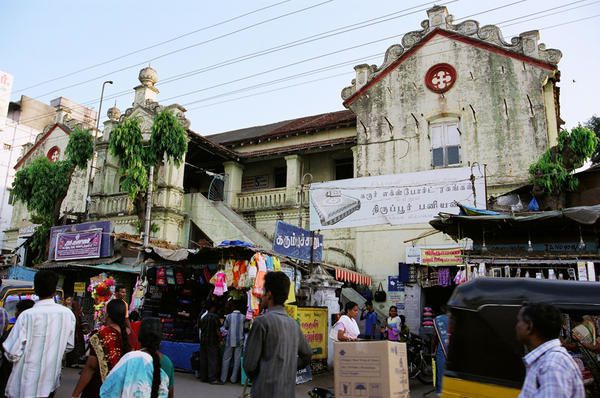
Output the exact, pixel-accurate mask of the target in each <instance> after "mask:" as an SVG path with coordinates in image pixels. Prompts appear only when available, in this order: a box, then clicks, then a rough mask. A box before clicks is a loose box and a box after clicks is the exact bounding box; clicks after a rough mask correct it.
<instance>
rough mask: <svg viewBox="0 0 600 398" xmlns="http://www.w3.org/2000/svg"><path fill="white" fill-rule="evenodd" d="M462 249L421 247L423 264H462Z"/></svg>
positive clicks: (463, 261)
mask: <svg viewBox="0 0 600 398" xmlns="http://www.w3.org/2000/svg"><path fill="white" fill-rule="evenodd" d="M464 263H465V260H464V259H463V257H462V249H460V248H451V249H421V264H422V265H431V266H440V265H446V266H448V265H460V264H464Z"/></svg>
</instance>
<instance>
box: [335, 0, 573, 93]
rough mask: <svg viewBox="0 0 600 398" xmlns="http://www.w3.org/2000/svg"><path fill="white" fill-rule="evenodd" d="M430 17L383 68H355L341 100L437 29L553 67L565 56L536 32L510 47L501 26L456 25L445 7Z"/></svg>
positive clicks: (391, 52)
mask: <svg viewBox="0 0 600 398" xmlns="http://www.w3.org/2000/svg"><path fill="white" fill-rule="evenodd" d="M427 15H428V17H429V18H428V19H426V20H424V21H422V22H421V28H422V29H421V30H415V31H412V32H408V33H406V34H405V35H404V36H403V37H402V42H401V43H402V44H394V45H392V46H391V47H389V48H388V49H387V51H386V53H385V57H384V60H383V64H381V66H379V67H377V66H375V65H371V66H368V65H358V66H356V67H355V68H354V69H355V70H356V79H353V80H352V85H351V86H349V87H345V88H344V89H343V90H342V99H344V100H346V99H348V98H349V97H350V96H352V94H354V93H355V92H356V91H358V90H360V88H361V87H363V86H364V85H365V84H367V83H368V82H369V81H370V80H371V79H373V78H374V77H376V76H377V75H378V73H380V72H381V71H383V70H385V69H386V68H387V67H388V66H389V65H391V64H392V63H393V62H394V61H396V60H397V59H398V58H400V57H401V56H402V55H403V54H404V53H406V52H407V51H408V50H410V49H411V48H413V47H414V46H415V45H417V44H418V43H419V42H420V41H421V40H423V39H424V38H425V37H426V36H427V35H428V34H429V33H431V32H432V31H434V30H436V29H442V30H445V31H448V32H452V33H454V34H456V35H460V36H463V37H469V38H472V39H476V40H480V41H483V42H485V43H487V44H491V45H493V46H496V47H499V48H501V49H503V50H506V51H510V52H513V53H516V54H519V55H524V56H527V57H531V58H534V59H537V60H539V61H542V62H545V63H549V64H553V65H556V64H558V63H559V62H560V59H561V58H562V52H560V50H557V49H553V48H549V49H547V48H546V45H545V44H544V43H539V39H540V35H539V31H537V30H532V31H528V32H523V33H521V34H520V35H519V36H518V37H513V38H511V39H510V43H509V42H507V41H505V40H504V37H503V35H502V31H501V30H500V28H499V27H498V26H495V25H485V26H480V25H479V22H477V21H475V20H466V21H464V22H461V23H459V24H454V23H453V20H454V17H453V16H452V15H451V14H448V9H447V8H446V7H444V6H435V7H433V8H430V9H429V10H427Z"/></svg>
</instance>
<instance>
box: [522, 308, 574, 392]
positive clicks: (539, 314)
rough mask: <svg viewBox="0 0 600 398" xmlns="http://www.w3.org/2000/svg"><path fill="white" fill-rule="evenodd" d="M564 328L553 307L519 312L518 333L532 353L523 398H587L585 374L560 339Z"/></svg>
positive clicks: (527, 367)
mask: <svg viewBox="0 0 600 398" xmlns="http://www.w3.org/2000/svg"><path fill="white" fill-rule="evenodd" d="M561 326H562V317H561V314H560V311H559V310H558V309H557V308H556V307H554V306H552V305H549V304H531V305H526V306H524V307H523V308H521V310H520V311H519V314H518V315H517V324H516V326H515V331H516V334H517V339H518V340H519V342H521V343H523V344H525V346H527V349H528V351H529V353H528V354H527V355H525V357H523V362H524V363H525V368H526V370H527V375H526V376H525V382H524V383H523V389H522V390H521V394H520V395H519V398H533V397H539V398H541V397H552V398H585V389H584V387H583V381H582V377H581V372H580V371H579V368H578V367H577V364H576V363H575V361H574V360H573V358H571V355H569V353H568V352H567V350H566V349H565V348H564V347H562V345H561V343H560V340H559V339H558V337H559V335H560V329H561Z"/></svg>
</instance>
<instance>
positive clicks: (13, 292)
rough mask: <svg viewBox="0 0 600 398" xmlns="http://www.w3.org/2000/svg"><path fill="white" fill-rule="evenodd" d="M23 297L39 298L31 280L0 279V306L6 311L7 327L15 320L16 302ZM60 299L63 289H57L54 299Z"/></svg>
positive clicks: (23, 298) (60, 301) (61, 298)
mask: <svg viewBox="0 0 600 398" xmlns="http://www.w3.org/2000/svg"><path fill="white" fill-rule="evenodd" d="M25 299H30V300H33V301H37V300H38V299H39V298H38V296H37V295H36V294H35V291H34V289H33V282H31V281H20V280H16V279H2V286H1V287H0V306H2V307H3V308H4V309H5V310H6V312H7V313H8V323H9V326H8V328H9V329H10V328H12V327H13V325H14V324H15V321H16V317H15V312H16V310H17V303H18V302H19V301H21V300H25ZM62 300H63V291H62V290H61V289H57V290H56V295H55V297H54V301H56V302H57V303H62Z"/></svg>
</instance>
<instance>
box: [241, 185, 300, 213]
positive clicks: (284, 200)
mask: <svg viewBox="0 0 600 398" xmlns="http://www.w3.org/2000/svg"><path fill="white" fill-rule="evenodd" d="M290 195H291V197H290ZM303 196H304V199H303V200H302V203H303V205H304V206H306V205H308V188H307V187H305V188H304V193H303ZM299 204H300V187H298V188H296V189H295V190H294V191H289V190H288V189H287V188H274V189H265V190H260V191H251V192H241V193H238V195H237V203H236V210H238V211H250V210H266V209H274V208H282V207H291V206H298V205H299Z"/></svg>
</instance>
